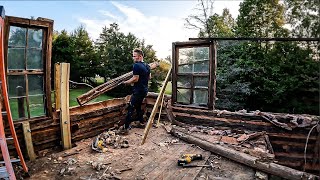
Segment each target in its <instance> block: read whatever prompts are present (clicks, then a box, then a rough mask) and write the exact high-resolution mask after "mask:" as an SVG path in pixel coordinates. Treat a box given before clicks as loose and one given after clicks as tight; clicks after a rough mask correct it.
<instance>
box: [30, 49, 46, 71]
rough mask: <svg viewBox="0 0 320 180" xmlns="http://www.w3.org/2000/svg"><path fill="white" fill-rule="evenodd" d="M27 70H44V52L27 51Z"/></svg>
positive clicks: (38, 50) (36, 50)
mask: <svg viewBox="0 0 320 180" xmlns="http://www.w3.org/2000/svg"><path fill="white" fill-rule="evenodd" d="M27 69H43V64H42V50H40V49H30V48H29V49H27Z"/></svg>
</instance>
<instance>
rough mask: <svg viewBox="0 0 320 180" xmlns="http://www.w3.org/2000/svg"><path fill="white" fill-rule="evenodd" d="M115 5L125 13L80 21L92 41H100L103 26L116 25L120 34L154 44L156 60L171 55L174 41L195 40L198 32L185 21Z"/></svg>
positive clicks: (114, 3) (109, 14)
mask: <svg viewBox="0 0 320 180" xmlns="http://www.w3.org/2000/svg"><path fill="white" fill-rule="evenodd" d="M112 4H113V5H114V6H115V7H116V8H117V9H118V10H119V11H120V12H121V13H122V14H121V16H115V15H113V14H111V13H110V12H108V11H105V10H100V11H98V12H99V13H101V14H103V15H105V16H106V18H105V19H90V18H78V20H79V21H80V22H81V23H82V24H84V25H85V26H86V29H87V31H88V32H89V34H90V35H91V37H92V38H93V39H97V38H98V37H99V34H100V33H101V30H102V27H103V26H107V27H108V26H109V25H110V24H111V23H113V22H116V23H118V24H119V28H120V31H121V32H124V33H125V34H127V33H129V32H131V33H133V34H134V35H135V36H136V37H138V38H139V39H145V42H146V44H150V45H153V48H154V50H156V52H157V54H156V55H157V57H159V58H165V57H167V56H168V55H171V47H172V42H175V41H187V40H188V38H189V37H196V35H197V32H196V31H195V30H190V29H186V28H185V27H184V20H183V19H182V18H169V17H165V16H161V17H160V16H146V15H145V14H143V13H142V12H141V11H139V10H138V9H136V8H133V7H128V6H125V5H123V4H120V3H118V2H112Z"/></svg>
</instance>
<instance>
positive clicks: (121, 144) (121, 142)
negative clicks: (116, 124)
mask: <svg viewBox="0 0 320 180" xmlns="http://www.w3.org/2000/svg"><path fill="white" fill-rule="evenodd" d="M128 147H129V142H128V140H126V138H125V137H122V136H120V135H116V133H115V132H114V131H106V132H103V133H102V134H100V135H98V136H97V138H96V139H95V140H94V141H93V142H92V149H93V150H95V151H98V152H107V151H108V148H114V149H117V148H128Z"/></svg>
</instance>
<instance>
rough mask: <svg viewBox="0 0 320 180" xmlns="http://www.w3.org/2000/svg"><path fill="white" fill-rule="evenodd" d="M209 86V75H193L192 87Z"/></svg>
mask: <svg viewBox="0 0 320 180" xmlns="http://www.w3.org/2000/svg"><path fill="white" fill-rule="evenodd" d="M208 86H209V77H194V87H195V88H203V87H208Z"/></svg>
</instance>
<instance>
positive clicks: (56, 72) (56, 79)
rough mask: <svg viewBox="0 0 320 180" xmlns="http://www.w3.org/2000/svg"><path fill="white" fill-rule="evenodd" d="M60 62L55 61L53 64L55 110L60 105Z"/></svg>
mask: <svg viewBox="0 0 320 180" xmlns="http://www.w3.org/2000/svg"><path fill="white" fill-rule="evenodd" d="M60 66H61V65H60V63H56V64H55V65H54V98H55V110H56V111H57V110H59V109H60V107H61V104H60V92H61V87H60V82H61V76H60V75H61V73H60V70H61V67H60Z"/></svg>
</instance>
